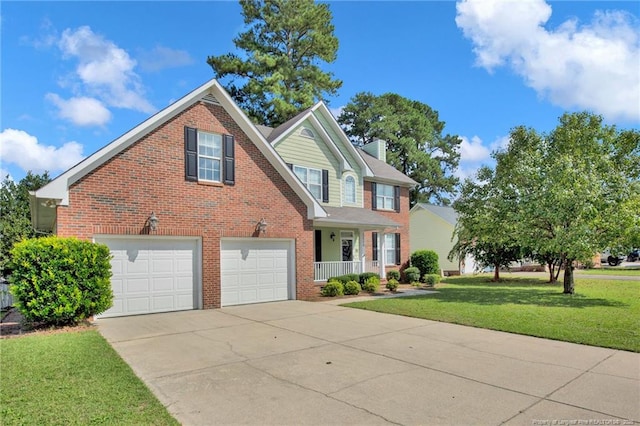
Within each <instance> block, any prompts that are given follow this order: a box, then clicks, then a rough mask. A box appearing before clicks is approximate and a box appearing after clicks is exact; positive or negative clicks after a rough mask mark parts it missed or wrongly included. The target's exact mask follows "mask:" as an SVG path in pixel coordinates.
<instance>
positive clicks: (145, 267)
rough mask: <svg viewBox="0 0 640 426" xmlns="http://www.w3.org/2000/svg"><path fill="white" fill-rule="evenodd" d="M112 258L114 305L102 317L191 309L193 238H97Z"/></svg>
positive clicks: (195, 256) (194, 285)
mask: <svg viewBox="0 0 640 426" xmlns="http://www.w3.org/2000/svg"><path fill="white" fill-rule="evenodd" d="M95 240H96V242H98V243H102V244H106V245H107V246H108V247H109V249H110V251H111V254H112V255H113V258H112V259H111V268H112V273H113V276H112V277H111V288H112V289H113V293H114V301H113V307H111V308H110V309H109V310H107V311H106V312H105V313H104V314H102V315H101V316H102V317H115V316H125V315H137V314H148V313H155V312H169V311H181V310H187V309H194V307H196V306H197V305H196V302H195V297H194V296H195V294H196V292H195V289H196V287H197V285H196V284H197V280H196V277H197V273H196V264H197V261H196V260H197V259H198V253H197V249H198V241H197V240H196V239H174V238H167V239H164V238H160V239H156V238H149V237H140V238H134V237H123V238H120V237H111V236H105V237H96V239H95Z"/></svg>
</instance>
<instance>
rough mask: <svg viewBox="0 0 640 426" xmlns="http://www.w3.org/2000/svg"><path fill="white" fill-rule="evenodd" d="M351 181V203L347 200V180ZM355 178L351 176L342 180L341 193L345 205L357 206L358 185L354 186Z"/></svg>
mask: <svg viewBox="0 0 640 426" xmlns="http://www.w3.org/2000/svg"><path fill="white" fill-rule="evenodd" d="M349 178H351V179H353V201H351V200H347V195H348V192H347V179H349ZM356 182H357V181H356V178H355V176H353V175H346V176H345V177H344V180H343V193H342V198H343V200H342V201H343V202H344V203H345V204H357V203H358V185H357V184H356Z"/></svg>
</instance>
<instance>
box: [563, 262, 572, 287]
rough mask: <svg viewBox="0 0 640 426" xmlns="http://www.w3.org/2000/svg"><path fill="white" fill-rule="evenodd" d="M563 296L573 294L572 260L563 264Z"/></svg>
mask: <svg viewBox="0 0 640 426" xmlns="http://www.w3.org/2000/svg"><path fill="white" fill-rule="evenodd" d="M563 293H564V294H573V293H574V283H573V260H571V259H567V260H566V262H565V264H564V291H563Z"/></svg>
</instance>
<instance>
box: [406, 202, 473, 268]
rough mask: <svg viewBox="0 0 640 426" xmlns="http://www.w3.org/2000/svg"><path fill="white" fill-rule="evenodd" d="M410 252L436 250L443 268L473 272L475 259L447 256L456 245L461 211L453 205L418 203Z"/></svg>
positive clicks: (412, 214)
mask: <svg viewBox="0 0 640 426" xmlns="http://www.w3.org/2000/svg"><path fill="white" fill-rule="evenodd" d="M409 215H410V229H411V238H410V239H411V252H412V253H413V252H414V251H416V250H433V251H435V252H436V253H437V254H438V263H439V265H440V269H442V270H443V271H445V273H447V272H449V271H453V272H459V273H463V274H465V273H466V274H470V273H473V272H474V268H475V262H474V261H473V258H472V257H471V256H468V257H467V258H466V259H465V260H464V261H463V262H458V261H453V262H452V261H450V260H448V259H447V257H448V256H449V252H450V251H451V249H452V248H453V246H454V245H455V243H456V241H455V239H453V231H454V229H455V227H456V222H457V220H458V214H457V213H456V211H455V210H454V209H453V208H452V207H447V206H436V205H433V204H427V203H418V204H416V205H415V206H413V208H412V209H411V212H410V214H409Z"/></svg>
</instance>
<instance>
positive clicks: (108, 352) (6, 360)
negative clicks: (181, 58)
mask: <svg viewBox="0 0 640 426" xmlns="http://www.w3.org/2000/svg"><path fill="white" fill-rule="evenodd" d="M0 354H1V357H2V358H1V365H0V368H1V370H0V373H1V374H0V380H1V383H2V392H1V393H0V424H3V425H12V424H21V425H27V424H28V425H45V424H47V425H49V424H58V425H69V424H153V425H176V424H178V423H177V422H176V421H175V419H174V418H173V417H171V415H170V414H169V413H168V412H167V410H166V409H165V408H164V406H162V404H160V402H159V401H158V400H157V399H156V398H155V396H153V394H152V393H151V391H150V390H149V389H148V388H147V387H146V386H145V385H144V384H143V383H142V382H141V381H140V380H139V379H138V378H137V377H136V376H135V374H134V373H133V371H132V370H131V368H129V366H128V365H127V364H126V363H125V362H124V361H123V360H122V359H121V358H120V356H119V355H118V354H117V353H116V352H115V351H114V350H113V348H111V346H110V345H109V344H108V343H107V342H106V341H105V340H104V338H102V336H100V334H99V333H98V332H97V331H96V330H84V331H77V332H73V331H72V332H58V333H53V334H37V335H32V336H24V337H20V338H10V339H3V340H0Z"/></svg>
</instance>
